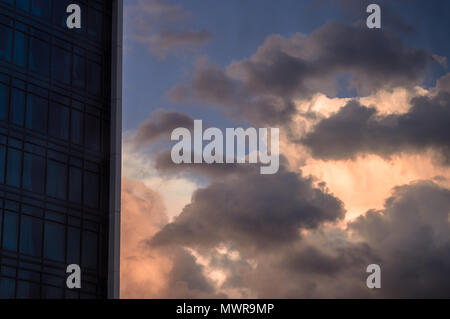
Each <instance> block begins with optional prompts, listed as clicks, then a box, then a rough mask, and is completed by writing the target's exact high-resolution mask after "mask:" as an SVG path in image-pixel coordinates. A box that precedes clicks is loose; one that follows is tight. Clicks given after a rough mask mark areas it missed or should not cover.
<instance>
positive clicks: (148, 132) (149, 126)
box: [133, 110, 194, 146]
mask: <svg viewBox="0 0 450 319" xmlns="http://www.w3.org/2000/svg"><path fill="white" fill-rule="evenodd" d="M178 127H184V128H187V129H193V127H194V120H193V119H192V117H190V116H189V115H186V114H183V113H179V112H169V111H163V110H157V111H154V112H153V113H152V114H151V115H150V117H149V118H148V119H147V120H146V121H144V122H143V123H142V124H141V125H140V126H139V128H138V131H137V133H136V135H135V136H134V138H133V143H134V144H135V145H136V146H144V145H146V144H149V143H151V142H154V141H155V140H156V139H158V138H161V137H167V138H170V135H171V133H172V131H173V130H174V129H176V128H178Z"/></svg>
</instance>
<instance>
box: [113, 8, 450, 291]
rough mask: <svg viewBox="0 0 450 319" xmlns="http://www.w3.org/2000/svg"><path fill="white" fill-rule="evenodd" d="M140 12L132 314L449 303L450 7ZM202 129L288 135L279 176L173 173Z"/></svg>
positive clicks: (128, 278)
mask: <svg viewBox="0 0 450 319" xmlns="http://www.w3.org/2000/svg"><path fill="white" fill-rule="evenodd" d="M370 3H377V4H379V5H380V7H381V19H382V27H381V29H368V28H367V27H366V24H365V20H366V18H367V16H368V14H367V13H366V7H367V5H368V4H370ZM124 11H125V13H124V25H125V28H124V78H123V82H124V92H123V93H124V104H123V132H124V133H123V185H122V239H121V246H122V247H121V297H122V298H218V297H220V298H417V297H447V298H448V297H450V279H449V277H448V273H450V254H449V253H448V252H449V249H450V180H449V178H450V168H449V167H450V166H449V165H450V149H449V145H450V71H449V70H448V58H449V57H450V42H449V41H448V37H449V34H448V33H449V30H450V20H449V19H448V16H449V14H450V3H449V2H448V1H444V0H443V1H438V0H435V1H416V0H409V1H406V0H397V1H382V0H379V1H359V0H317V1H299V0H280V1H268V0H246V1H238V0H227V1H219V0H214V1H211V0H209V1H208V0H189V1H187V0H186V1H182V0H178V1H175V0H126V1H125V8H124ZM195 119H200V120H203V122H204V123H206V124H205V125H207V126H214V127H218V128H221V129H224V128H227V127H244V128H247V127H257V128H261V127H276V128H279V129H280V151H279V152H280V169H279V171H278V173H277V174H274V175H261V174H259V169H258V168H257V167H256V166H255V165H250V164H242V165H231V166H226V165H220V164H212V165H173V163H172V162H171V161H170V156H168V155H169V152H170V148H171V145H172V143H171V142H170V134H171V132H172V130H173V129H175V128H177V127H187V128H190V127H192V123H193V121H194V120H195ZM374 263H375V264H379V265H380V267H381V271H382V288H381V289H374V290H372V289H368V288H367V286H366V277H367V275H368V274H367V273H366V267H367V266H368V265H369V264H374Z"/></svg>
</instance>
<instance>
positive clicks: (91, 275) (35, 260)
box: [0, 202, 104, 294]
mask: <svg viewBox="0 0 450 319" xmlns="http://www.w3.org/2000/svg"><path fill="white" fill-rule="evenodd" d="M5 203H6V202H5ZM17 205H20V203H17ZM2 206H3V209H2V213H1V215H0V221H1V223H0V224H1V226H2V227H1V228H0V230H1V231H0V234H2V236H1V237H0V247H3V246H4V242H3V241H4V235H3V234H4V229H2V228H4V225H5V216H6V214H16V215H17V227H18V228H17V238H16V240H17V242H16V247H17V248H16V250H17V251H16V252H11V255H10V256H8V259H13V258H14V259H17V261H19V262H26V263H28V264H34V265H36V266H38V267H39V268H37V269H30V268H28V269H27V268H24V267H18V266H17V263H16V266H15V267H14V266H12V265H10V264H7V263H3V262H1V261H2V259H3V260H4V259H5V258H6V257H5V256H3V255H6V254H7V251H5V250H3V251H2V253H1V255H0V265H1V267H5V266H6V267H9V268H13V267H14V268H17V269H16V277H11V276H9V278H11V279H16V278H18V275H17V274H18V273H19V271H22V270H26V271H31V272H34V273H35V274H36V276H39V278H40V279H39V281H36V280H34V281H30V282H32V283H35V284H39V285H40V286H43V285H51V284H49V283H48V282H43V277H44V276H45V275H49V276H54V277H59V278H60V279H62V281H61V283H62V285H60V286H56V285H54V287H59V288H65V281H64V280H63V279H65V278H66V274H65V268H64V267H65V265H67V264H68V263H70V262H73V261H70V260H69V250H68V248H69V242H68V236H69V231H68V230H69V229H73V230H77V231H78V232H79V234H80V236H79V251H78V254H79V255H78V257H77V258H78V259H79V260H80V261H81V265H83V264H84V262H83V254H82V247H83V238H84V236H83V234H84V233H86V232H90V233H96V234H97V242H96V245H97V248H96V253H97V263H98V262H99V261H100V260H101V258H102V256H101V252H102V251H104V249H99V248H100V245H101V240H100V238H102V233H103V231H104V230H103V229H101V228H100V229H98V231H97V232H95V231H93V230H85V227H83V223H85V222H86V221H83V220H80V223H81V224H80V227H76V226H74V225H73V223H70V222H69V218H65V219H64V222H61V221H56V220H55V219H54V218H53V219H52V218H48V217H47V212H45V215H44V216H45V217H36V215H33V214H30V213H24V212H23V211H22V209H20V213H19V212H16V211H13V210H9V209H7V208H6V205H2ZM23 218H34V219H36V220H39V221H40V222H41V223H42V225H41V238H40V240H41V243H40V256H38V257H35V256H31V255H27V253H25V252H23V251H21V249H22V248H21V247H22V246H21V245H22V243H21V238H22V236H21V231H22V219H23ZM47 223H53V224H59V225H61V226H62V227H64V229H65V230H66V231H65V234H64V247H65V248H66V249H65V251H64V252H65V253H64V254H65V257H64V261H55V260H51V259H50V260H46V259H45V257H44V256H45V252H44V249H45V242H44V240H45V234H46V232H45V227H46V225H47ZM99 226H100V225H99ZM3 249H4V248H3ZM19 254H20V255H19ZM49 266H50V267H51V268H54V269H58V268H59V270H58V275H59V276H58V275H56V274H55V273H46V272H45V270H44V269H45V268H48V267H49ZM43 270H44V271H43ZM84 271H85V275H84V276H83V283H84V286H85V287H86V286H87V287H91V288H90V289H87V290H86V289H82V292H85V293H90V294H102V293H103V292H102V287H101V284H100V280H97V281H96V280H95V278H102V274H101V272H100V270H99V269H97V270H94V269H92V270H89V268H84ZM40 273H42V275H39V274H40ZM1 277H8V276H7V275H4V274H3V271H2V272H1ZM20 280H23V278H21V279H20ZM92 287H97V288H94V291H93V290H92ZM95 289H96V290H95ZM15 293H17V281H16V287H15Z"/></svg>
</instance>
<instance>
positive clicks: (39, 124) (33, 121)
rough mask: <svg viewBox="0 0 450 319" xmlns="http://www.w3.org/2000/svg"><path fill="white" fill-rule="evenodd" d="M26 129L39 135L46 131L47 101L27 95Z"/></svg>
mask: <svg viewBox="0 0 450 319" xmlns="http://www.w3.org/2000/svg"><path fill="white" fill-rule="evenodd" d="M26 114H27V121H26V127H27V128H29V129H32V130H35V131H39V132H41V133H46V131H47V100H46V99H43V98H41V97H39V96H36V95H32V94H29V95H28V101H27V113H26Z"/></svg>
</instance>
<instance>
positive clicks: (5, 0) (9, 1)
mask: <svg viewBox="0 0 450 319" xmlns="http://www.w3.org/2000/svg"><path fill="white" fill-rule="evenodd" d="M2 1H3V2H4V3H6V4H9V5H13V4H14V0H2Z"/></svg>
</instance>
